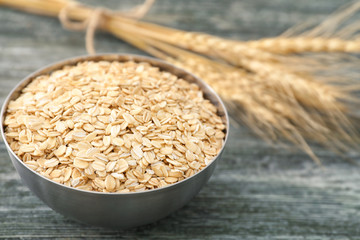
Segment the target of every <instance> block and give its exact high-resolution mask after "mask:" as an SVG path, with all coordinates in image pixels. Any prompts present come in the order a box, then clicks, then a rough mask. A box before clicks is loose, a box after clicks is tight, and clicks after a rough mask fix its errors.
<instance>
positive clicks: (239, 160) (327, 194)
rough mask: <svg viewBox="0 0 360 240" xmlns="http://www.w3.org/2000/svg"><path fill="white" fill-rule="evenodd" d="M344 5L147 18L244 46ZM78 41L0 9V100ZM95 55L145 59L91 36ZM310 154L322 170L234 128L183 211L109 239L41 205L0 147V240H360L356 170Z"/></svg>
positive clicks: (240, 7)
mask: <svg viewBox="0 0 360 240" xmlns="http://www.w3.org/2000/svg"><path fill="white" fill-rule="evenodd" d="M100 2H101V1H90V3H91V4H99V3H100ZM346 2H349V1H339V0H317V1H313V0H301V1H289V0H271V1H268V0H241V1H240V0H221V1H218V0H198V1H192V0H182V1H168V0H158V1H157V2H156V4H155V6H154V7H153V8H152V9H151V11H150V13H149V14H148V16H147V17H146V19H147V20H148V21H152V22H156V23H161V24H164V25H168V26H172V27H177V28H180V29H185V30H192V31H204V32H208V33H211V34H217V35H220V36H224V37H229V38H236V39H243V40H247V39H255V38H260V37H269V36H275V35H277V34H279V33H281V32H282V31H284V30H286V29H287V28H288V27H290V26H292V25H294V24H296V23H298V22H300V21H304V20H306V19H308V18H316V19H321V18H323V17H325V16H326V15H327V14H329V13H331V12H332V11H334V10H335V9H336V8H337V7H339V6H340V5H342V4H344V3H346ZM135 3H140V1H136V2H135V1H131V0H122V1H116V0H112V1H103V2H102V4H106V6H107V7H112V8H113V9H115V8H122V9H127V8H129V7H130V6H133V5H134V4H135ZM83 39H84V34H83V33H80V32H68V31H66V30H64V29H62V28H61V26H60V24H59V22H58V20H57V19H52V18H47V17H42V16H35V15H31V14H26V13H22V12H17V11H14V10H10V9H6V8H0V102H1V103H2V102H3V101H4V99H5V97H6V95H7V94H8V93H9V91H10V89H12V87H13V86H14V85H15V84H16V83H18V82H19V81H20V80H21V79H22V78H24V77H25V76H26V75H28V74H29V73H31V72H33V71H34V70H36V69H38V68H40V67H42V66H44V65H46V64H49V63H51V62H53V61H57V60H61V59H64V58H68V57H72V56H76V55H83V54H85V53H86V52H85V47H84V42H83ZM96 48H97V50H98V52H116V53H140V54H142V53H141V51H139V50H137V49H135V48H133V47H131V46H129V45H127V44H126V43H123V42H122V41H120V40H118V39H116V38H114V37H112V36H110V35H108V34H104V33H98V34H97V36H96ZM315 149H316V153H317V154H318V155H319V156H320V158H322V159H323V162H324V166H325V168H324V169H320V168H319V167H317V166H316V165H315V164H314V163H313V161H312V160H311V159H310V158H309V157H308V156H307V155H306V154H304V153H301V152H298V151H296V150H294V149H287V150H284V149H281V148H280V147H276V146H275V147H271V146H269V145H267V144H265V143H264V142H262V141H261V140H259V139H258V138H257V137H256V136H254V135H253V134H252V133H251V132H250V131H249V130H248V129H247V128H246V127H244V126H241V127H239V128H235V127H234V126H232V127H231V129H230V139H229V142H228V145H227V146H226V150H225V153H224V154H223V158H222V160H221V161H220V162H219V165H218V166H217V168H216V170H215V173H214V175H213V176H212V178H211V180H210V181H209V182H208V184H207V185H206V186H205V187H204V189H203V190H202V191H201V192H200V194H198V195H197V196H196V197H195V198H194V199H193V200H192V201H191V202H190V203H189V204H188V205H187V206H185V207H184V208H183V209H181V210H179V211H177V212H175V213H174V214H172V215H171V216H169V217H167V218H165V219H163V220H160V221H159V222H156V223H153V224H150V225H147V226H143V227H138V228H135V229H130V230H126V231H114V230H109V229H102V228H97V227H92V226H87V225H83V224H79V223H76V222H73V221H71V220H68V219H67V218H65V217H63V216H61V215H60V214H58V213H56V212H54V211H52V210H51V209H50V208H49V207H47V206H46V205H45V204H43V203H42V202H41V201H40V200H39V199H37V198H36V197H35V196H34V195H33V194H32V193H31V192H30V191H29V190H28V189H27V188H26V187H25V186H24V185H23V184H22V183H21V182H20V180H19V177H18V175H17V173H16V172H15V169H14V168H13V166H12V164H11V162H10V158H9V156H8V155H7V152H6V149H5V146H4V144H3V142H1V143H0V238H4V239H8V238H21V239H23V238H34V239H39V238H45V239H48V238H58V239H61V238H75V239H91V238H93V239H98V238H100V237H103V238H106V239H111V238H118V239H360V175H359V170H360V169H359V167H356V166H355V165H354V164H350V163H348V162H345V161H343V160H341V159H339V158H338V157H337V156H335V155H333V154H332V153H330V152H328V151H325V150H323V149H320V148H316V147H315ZM355 161H357V162H359V161H360V159H359V157H357V158H355Z"/></svg>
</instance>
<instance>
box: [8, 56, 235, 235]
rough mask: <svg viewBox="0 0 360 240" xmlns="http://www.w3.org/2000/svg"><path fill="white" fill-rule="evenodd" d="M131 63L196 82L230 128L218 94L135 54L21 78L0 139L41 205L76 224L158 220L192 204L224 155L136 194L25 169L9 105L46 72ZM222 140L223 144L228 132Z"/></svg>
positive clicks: (176, 70)
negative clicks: (9, 126)
mask: <svg viewBox="0 0 360 240" xmlns="http://www.w3.org/2000/svg"><path fill="white" fill-rule="evenodd" d="M101 60H105V61H120V62H125V61H135V62H148V63H150V64H151V65H152V66H156V67H158V68H160V69H161V70H163V71H167V72H170V73H172V74H174V75H176V76H178V77H180V78H183V79H184V80H186V81H188V82H192V83H195V84H197V85H198V86H199V87H200V88H201V90H202V91H203V92H204V96H205V98H207V99H209V100H210V101H211V102H212V103H213V104H214V105H215V106H216V107H217V109H218V114H219V115H220V116H221V117H222V119H223V122H224V123H225V124H226V127H227V128H226V131H228V129H229V121H228V116H227V112H226V109H225V107H224V104H223V103H222V101H221V99H220V98H219V96H218V95H217V94H216V93H215V92H214V90H213V89H211V88H210V87H209V86H208V85H207V84H206V83H204V82H203V81H202V80H200V79H199V78H197V77H196V76H194V75H192V74H190V73H189V72H186V71H184V70H182V69H180V68H177V67H175V66H173V65H171V64H168V63H166V62H163V61H160V60H158V59H154V58H150V57H143V56H137V55H115V54H104V55H96V56H82V57H75V58H71V59H67V60H64V61H60V62H57V63H54V64H51V65H49V66H47V67H45V68H43V69H41V70H39V71H36V72H34V73H32V74H30V76H28V77H26V78H25V79H24V80H22V81H21V82H20V83H19V84H18V85H17V86H16V87H15V88H14V89H13V90H12V91H11V93H10V94H9V96H8V97H7V99H6V100H5V103H4V105H3V107H2V111H1V135H2V137H3V139H4V142H5V145H6V148H7V151H8V153H9V155H10V158H11V161H12V163H13V165H14V166H15V168H16V171H17V172H18V174H19V175H20V177H21V179H22V181H23V183H24V184H25V185H26V186H28V188H29V189H30V190H31V191H32V192H33V193H35V195H36V196H38V197H39V198H40V199H41V200H42V201H43V202H44V203H46V204H47V205H48V206H49V207H51V208H52V209H54V210H55V211H57V212H59V213H61V214H63V215H65V216H67V217H69V218H72V219H75V220H78V221H81V222H85V223H88V224H92V225H97V226H103V227H111V228H130V227H135V226H140V225H144V224H148V223H151V222H154V221H157V220H159V219H161V218H164V217H165V216H167V215H169V214H170V213H172V212H174V211H175V210H177V209H179V208H181V207H182V206H184V205H185V204H186V203H187V202H189V201H190V199H192V198H193V197H194V196H195V195H196V194H197V193H198V192H199V191H200V189H201V188H202V187H203V186H204V185H205V183H206V182H207V181H208V179H209V178H210V176H211V175H212V173H213V171H214V168H215V165H216V162H217V161H218V159H219V158H220V155H221V153H222V151H223V148H224V146H223V148H222V149H221V151H220V153H219V155H218V156H217V157H216V158H215V159H214V160H213V161H212V162H211V163H210V164H209V165H208V166H207V167H206V168H204V169H203V170H202V171H200V172H199V173H197V174H194V175H193V176H191V177H189V178H187V179H185V180H182V181H180V182H177V183H175V184H171V185H169V186H166V187H163V188H159V189H155V190H147V191H144V192H136V193H100V192H91V191H84V190H79V189H75V188H71V187H67V186H65V185H62V184H59V183H56V182H54V181H52V180H50V179H48V178H45V177H43V176H41V175H40V174H38V173H37V172H35V171H33V170H32V169H30V168H28V167H27V166H26V165H25V164H24V163H23V162H22V161H21V160H20V159H19V158H18V157H17V156H16V154H15V153H14V152H13V151H12V150H11V148H10V146H9V144H8V142H7V141H6V137H5V134H4V118H5V115H6V109H7V106H8V103H9V101H11V100H14V99H16V98H17V97H18V96H19V94H20V93H21V90H22V89H23V88H24V87H25V86H26V85H27V84H28V83H29V82H31V81H32V80H33V79H34V78H36V77H37V76H39V75H43V74H48V73H51V72H52V71H55V70H58V69H60V68H62V67H63V66H66V65H75V64H76V63H78V62H81V61H101ZM225 135H226V137H225V142H224V145H225V143H226V140H227V136H228V134H227V132H226V134H225Z"/></svg>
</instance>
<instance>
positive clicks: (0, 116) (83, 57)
mask: <svg viewBox="0 0 360 240" xmlns="http://www.w3.org/2000/svg"><path fill="white" fill-rule="evenodd" d="M115 56H116V57H131V58H134V60H133V61H135V62H136V59H137V58H142V59H144V60H151V61H155V62H158V63H160V64H163V65H167V66H168V67H171V68H173V69H177V70H178V71H180V72H181V71H182V72H184V73H185V74H186V75H191V76H192V77H193V78H195V79H196V80H197V81H199V82H202V84H204V86H206V87H207V88H208V90H209V93H210V94H212V95H214V96H215V97H216V99H217V100H218V102H219V105H220V106H221V107H222V109H223V111H224V119H225V125H226V133H225V140H224V143H223V146H222V148H221V150H220V151H219V153H218V154H217V155H216V156H215V157H214V158H213V159H212V161H211V162H210V163H209V164H208V165H207V166H206V167H205V168H203V169H201V171H199V172H197V173H195V174H194V175H192V176H191V177H188V178H185V179H183V180H181V181H179V182H176V183H173V184H169V185H167V186H165V187H160V188H156V189H151V190H145V191H141V192H128V193H116V192H115V193H106V192H97V191H88V190H83V189H77V188H74V187H69V186H66V185H64V184H61V183H58V182H55V181H53V180H51V179H49V178H47V177H45V176H42V175H41V174H39V173H38V172H36V171H35V170H33V169H31V168H29V167H28V166H27V165H26V164H25V163H24V162H23V161H22V160H21V159H20V158H19V157H18V156H17V155H16V154H15V153H14V152H13V150H12V149H11V147H10V146H9V144H8V142H7V140H6V136H5V132H4V120H5V115H6V110H7V106H8V104H9V102H10V100H12V99H11V97H12V96H13V94H14V93H15V92H16V91H18V90H19V88H20V86H21V85H22V84H23V83H24V82H26V81H28V80H29V79H30V78H32V79H34V78H35V77H37V76H39V73H41V72H42V71H45V70H46V69H47V68H51V67H53V66H55V65H56V66H58V67H59V68H57V69H61V67H64V66H67V65H70V64H69V63H68V64H66V63H67V62H69V61H75V62H74V63H78V62H81V61H86V59H88V58H89V60H88V61H95V60H92V59H91V58H96V57H115ZM77 59H78V60H79V61H76V60H77ZM104 61H111V60H104ZM114 61H116V60H114ZM129 61H131V60H129ZM150 64H151V63H150ZM52 71H55V69H53V70H52ZM31 81H32V80H30V81H29V82H28V83H27V84H26V85H24V86H23V87H22V88H24V87H25V86H27V85H28V84H29V83H30V82H31ZM22 88H21V89H22ZM0 122H1V123H0V124H1V129H0V132H1V137H2V138H3V140H4V144H5V146H6V148H7V150H8V151H10V153H11V154H12V155H13V156H14V157H15V159H16V160H17V161H18V162H20V164H21V165H23V166H24V167H25V168H26V169H28V170H30V171H31V172H33V173H34V174H35V175H36V176H38V177H41V178H42V179H44V180H46V181H48V182H50V183H52V184H56V185H58V186H60V187H64V188H65V189H68V190H70V191H75V192H83V193H87V194H97V195H105V196H121V195H123V196H126V195H138V194H139V195H140V194H151V193H155V192H161V191H165V190H166V189H171V188H175V187H176V186H177V185H180V184H182V183H185V182H186V181H188V180H190V179H192V178H194V177H196V176H197V175H199V174H201V173H202V172H203V171H204V170H206V169H207V168H208V167H210V165H212V164H214V163H215V161H216V160H217V159H218V157H219V155H220V154H221V153H222V152H223V150H224V147H225V145H226V143H227V140H228V136H229V127H230V123H229V122H230V121H229V115H228V112H227V109H226V107H225V104H224V103H223V101H222V99H221V98H220V96H219V95H218V94H217V93H216V92H215V90H214V89H212V87H210V85H208V84H207V83H206V82H205V81H203V80H202V79H201V78H199V77H198V76H196V75H195V74H193V73H190V72H189V71H187V70H185V69H183V68H179V67H177V66H175V65H173V64H171V63H168V62H166V61H163V60H161V59H158V58H154V57H149V56H143V55H139V54H114V53H99V54H95V55H80V56H74V57H70V58H65V59H62V60H59V61H56V62H52V63H50V64H47V65H45V66H44V67H41V68H39V69H37V70H36V71H34V72H32V73H30V74H28V75H27V76H26V77H25V78H23V79H22V80H21V81H20V82H19V83H18V84H16V85H15V87H14V88H13V89H12V90H11V91H10V93H9V94H8V95H7V97H6V99H5V101H4V103H3V105H2V107H1V113H0Z"/></svg>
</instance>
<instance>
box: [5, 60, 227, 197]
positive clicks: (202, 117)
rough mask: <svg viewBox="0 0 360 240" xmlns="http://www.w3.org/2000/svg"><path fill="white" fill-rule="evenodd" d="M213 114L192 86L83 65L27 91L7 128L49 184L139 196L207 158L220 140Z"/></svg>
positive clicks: (128, 65) (150, 72)
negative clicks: (53, 182)
mask: <svg viewBox="0 0 360 240" xmlns="http://www.w3.org/2000/svg"><path fill="white" fill-rule="evenodd" d="M216 111H217V110H216V107H215V106H214V105H213V104H212V103H210V101H209V100H207V99H204V97H203V93H202V92H201V90H200V89H199V87H198V86H197V85H195V84H191V83H189V82H187V81H185V80H182V79H179V78H178V77H176V76H174V75H172V74H171V73H168V72H162V71H160V70H159V69H158V68H156V67H152V66H150V65H149V64H147V63H134V62H124V63H120V62H106V61H101V62H81V63H78V64H77V65H76V66H66V67H64V68H63V69H61V70H58V71H55V72H53V73H52V74H50V75H42V76H39V77H37V78H36V79H34V80H33V81H32V82H31V83H30V84H29V85H28V86H26V87H25V88H24V89H23V90H22V93H21V95H20V96H19V97H18V98H17V99H16V100H14V101H11V102H10V104H9V106H8V110H7V115H6V118H5V126H6V129H5V131H6V138H7V140H8V142H9V144H10V147H11V149H12V150H13V151H14V152H15V154H16V155H17V156H18V157H19V158H20V159H21V160H22V161H23V162H24V163H25V164H26V165H27V166H28V167H30V168H31V169H33V170H35V171H37V172H38V173H40V174H41V175H43V176H45V177H47V178H50V179H52V180H53V181H56V182H58V183H61V184H64V185H66V186H70V187H75V188H78V189H83V190H89V191H99V192H137V191H144V190H148V189H156V188H160V187H164V186H166V185H168V184H172V183H176V182H178V181H181V180H183V179H185V178H187V177H190V176H192V175H193V174H195V173H197V172H199V171H201V169H203V168H204V167H206V166H207V165H208V164H209V163H210V162H211V161H212V160H213V158H214V157H215V156H216V155H217V154H218V153H219V151H220V150H221V148H222V145H223V141H224V137H225V134H224V129H225V125H224V124H223V122H222V120H221V118H220V117H219V116H218V115H217V113H216Z"/></svg>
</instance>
